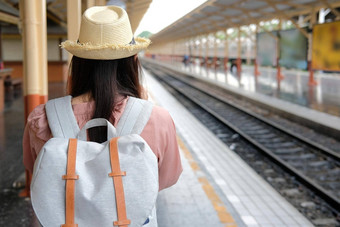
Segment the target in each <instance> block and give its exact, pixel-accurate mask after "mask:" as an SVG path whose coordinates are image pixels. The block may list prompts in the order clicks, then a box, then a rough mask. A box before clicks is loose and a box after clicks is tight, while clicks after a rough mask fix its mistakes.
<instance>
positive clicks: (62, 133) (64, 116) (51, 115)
mask: <svg viewBox="0 0 340 227" xmlns="http://www.w3.org/2000/svg"><path fill="white" fill-rule="evenodd" d="M71 98H72V96H70V95H69V96H65V97H62V98H57V99H52V100H49V101H48V102H47V103H46V106H45V108H46V114H47V120H48V125H49V127H50V129H51V132H52V135H53V137H63V138H76V137H77V135H78V133H79V131H80V130H79V126H78V124H77V120H76V118H75V116H74V114H73V110H72V105H71Z"/></svg>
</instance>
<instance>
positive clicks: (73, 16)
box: [64, 0, 81, 93]
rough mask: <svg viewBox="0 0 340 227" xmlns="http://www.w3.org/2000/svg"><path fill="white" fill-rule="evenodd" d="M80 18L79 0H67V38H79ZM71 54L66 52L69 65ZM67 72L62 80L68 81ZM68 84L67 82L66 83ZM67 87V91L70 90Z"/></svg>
mask: <svg viewBox="0 0 340 227" xmlns="http://www.w3.org/2000/svg"><path fill="white" fill-rule="evenodd" d="M80 20H81V0H67V39H68V40H77V39H78V38H79V29H80ZM71 59H72V54H70V53H68V65H70V62H71ZM68 76H69V75H68V73H65V74H64V82H65V81H68ZM68 86H69V84H68ZM69 89H70V88H69V87H68V91H67V92H68V93H69V92H70V90H69Z"/></svg>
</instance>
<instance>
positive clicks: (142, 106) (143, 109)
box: [117, 97, 153, 136]
mask: <svg viewBox="0 0 340 227" xmlns="http://www.w3.org/2000/svg"><path fill="white" fill-rule="evenodd" d="M152 107H153V104H152V103H151V102H149V101H146V100H142V99H138V98H134V97H129V99H128V102H127V104H126V106H125V109H124V112H123V115H122V116H121V118H120V120H119V122H118V125H117V134H118V135H119V136H124V135H129V134H141V133H142V131H143V129H144V127H145V125H146V123H147V122H148V121H149V118H150V115H151V112H152Z"/></svg>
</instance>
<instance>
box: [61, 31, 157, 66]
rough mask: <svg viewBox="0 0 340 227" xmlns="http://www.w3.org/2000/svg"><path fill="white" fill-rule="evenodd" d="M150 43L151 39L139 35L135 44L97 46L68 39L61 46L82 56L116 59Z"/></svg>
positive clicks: (135, 52) (136, 51) (132, 53)
mask: <svg viewBox="0 0 340 227" xmlns="http://www.w3.org/2000/svg"><path fill="white" fill-rule="evenodd" d="M150 43H151V41H150V40H149V39H145V38H141V37H137V38H135V44H127V45H116V44H104V45H100V46H99V45H96V46H95V45H92V44H90V43H78V42H77V41H72V40H66V41H65V42H62V43H61V44H60V46H61V48H64V49H65V50H67V51H68V52H69V53H71V54H73V55H74V56H77V57H80V58H86V59H96V60H114V59H120V58H127V57H130V56H133V55H135V54H137V53H138V52H140V51H142V50H145V49H146V48H147V47H148V46H149V45H150Z"/></svg>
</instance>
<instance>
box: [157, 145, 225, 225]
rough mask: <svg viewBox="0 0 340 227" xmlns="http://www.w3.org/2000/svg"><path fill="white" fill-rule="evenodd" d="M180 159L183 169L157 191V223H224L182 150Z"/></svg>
mask: <svg viewBox="0 0 340 227" xmlns="http://www.w3.org/2000/svg"><path fill="white" fill-rule="evenodd" d="M181 160H182V165H183V173H182V175H181V177H180V179H179V180H178V182H177V183H176V184H175V185H174V186H172V187H170V188H168V189H164V190H162V191H161V192H160V193H159V195H158V199H157V219H158V226H161V227H173V226H188V227H190V226H192V227H196V226H197V227H200V226H202V227H203V226H204V227H205V226H216V227H218V226H223V224H222V223H221V222H220V220H219V218H218V216H217V213H216V211H215V209H214V207H213V205H212V204H211V202H210V201H209V199H208V197H207V196H206V194H205V192H204V191H203V188H202V187H201V184H200V182H199V181H198V178H197V177H198V176H197V175H196V174H195V173H194V172H193V170H192V168H191V167H190V165H189V163H188V160H187V159H186V158H185V157H184V154H183V151H181Z"/></svg>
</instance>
